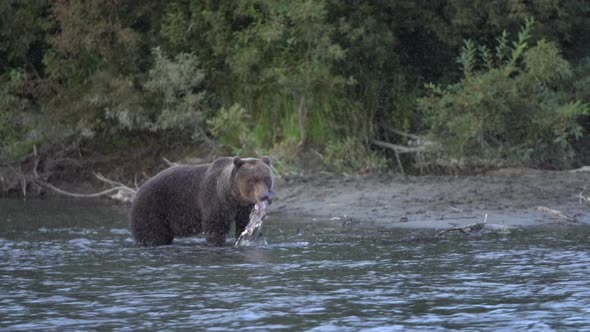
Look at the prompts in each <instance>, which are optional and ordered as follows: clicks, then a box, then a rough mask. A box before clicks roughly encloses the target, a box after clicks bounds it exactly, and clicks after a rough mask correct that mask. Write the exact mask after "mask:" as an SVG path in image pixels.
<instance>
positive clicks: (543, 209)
mask: <svg viewBox="0 0 590 332" xmlns="http://www.w3.org/2000/svg"><path fill="white" fill-rule="evenodd" d="M537 210H539V211H541V212H545V213H547V214H549V215H552V216H554V217H557V218H560V219H563V220H565V221H571V222H576V221H578V220H577V219H576V217H569V216H566V215H565V214H563V213H561V212H559V211H557V210H553V209H550V208H548V207H546V206H537Z"/></svg>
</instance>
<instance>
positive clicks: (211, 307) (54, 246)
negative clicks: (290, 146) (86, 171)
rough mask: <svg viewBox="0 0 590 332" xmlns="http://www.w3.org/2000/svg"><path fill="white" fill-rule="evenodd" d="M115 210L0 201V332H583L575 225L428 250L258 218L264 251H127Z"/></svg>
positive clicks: (586, 321) (584, 235)
mask: <svg viewBox="0 0 590 332" xmlns="http://www.w3.org/2000/svg"><path fill="white" fill-rule="evenodd" d="M271 210H272V208H271ZM126 213H127V208H126V207H125V206H117V205H115V206H113V205H110V204H109V203H106V202H96V201H72V200H58V201H29V202H21V201H10V200H0V330H2V331H4V330H6V331H19V330H22V331H34V330H39V331H49V330H59V331H72V330H83V331H88V330H115V331H135V330H154V331H164V330H183V329H185V330H191V331H268V330H284V331H398V330H399V331H408V330H419V331H445V330H465V331H502V330H504V331H513V330H521V331H524V330H528V331H540V330H543V331H551V330H555V331H562V330H588V329H590V271H589V265H590V245H589V244H588V238H589V235H590V229H589V228H588V227H582V226H580V227H569V228H553V229H529V230H526V231H517V232H513V233H512V234H508V235H505V234H503V235H495V234H488V235H485V236H479V237H468V238H466V237H464V236H451V237H448V238H443V239H438V240H433V239H432V235H433V233H434V232H433V231H412V230H403V231H401V230H392V229H384V228H378V227H362V226H360V225H355V226H354V227H349V226H342V225H341V223H340V222H330V221H311V220H308V219H305V220H301V219H299V220H293V219H288V218H282V217H281V216H280V215H272V213H271V214H270V219H269V221H268V222H267V223H266V224H265V229H264V232H265V236H266V240H267V241H268V243H269V245H268V246H266V247H254V248H251V247H248V248H233V247H226V248H207V247H205V246H204V242H203V239H202V238H190V239H182V240H181V241H176V242H175V244H174V245H171V246H164V247H158V248H140V247H137V246H135V245H134V243H133V242H132V241H131V239H130V238H129V232H128V231H127V229H126Z"/></svg>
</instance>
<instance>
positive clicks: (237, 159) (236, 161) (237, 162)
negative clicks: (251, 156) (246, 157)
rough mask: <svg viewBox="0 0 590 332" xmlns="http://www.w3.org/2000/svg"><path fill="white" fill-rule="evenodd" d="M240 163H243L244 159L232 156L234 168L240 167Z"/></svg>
mask: <svg viewBox="0 0 590 332" xmlns="http://www.w3.org/2000/svg"><path fill="white" fill-rule="evenodd" d="M242 165H244V161H243V160H242V158H240V157H238V156H235V157H234V166H235V167H236V168H240V167H242Z"/></svg>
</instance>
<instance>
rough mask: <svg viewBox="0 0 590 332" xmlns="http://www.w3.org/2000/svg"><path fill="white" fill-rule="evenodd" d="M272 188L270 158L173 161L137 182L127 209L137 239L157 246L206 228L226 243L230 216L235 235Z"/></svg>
mask: <svg viewBox="0 0 590 332" xmlns="http://www.w3.org/2000/svg"><path fill="white" fill-rule="evenodd" d="M271 189H272V177H271V169H270V160H269V159H268V158H267V157H263V158H261V159H254V158H248V159H241V158H239V157H235V158H229V157H224V158H219V159H216V160H215V161H213V162H212V163H210V164H203V165H194V166H193V165H191V166H174V167H170V168H168V169H166V170H164V171H162V172H160V173H159V174H157V175H156V176H154V177H153V178H151V179H150V180H148V181H146V182H145V183H144V184H143V185H142V186H141V188H139V190H138V192H137V194H136V196H135V199H134V201H133V206H132V207H131V212H130V215H129V228H130V230H131V234H132V235H133V238H134V239H135V240H136V241H137V243H139V244H141V245H144V246H157V245H165V244H170V243H172V241H173V239H174V238H175V237H183V236H190V235H196V234H200V233H202V232H205V234H206V237H207V243H208V244H210V245H216V246H223V245H224V244H225V237H226V235H227V233H229V230H230V226H231V223H232V222H234V221H235V222H236V236H237V235H239V234H240V233H241V232H242V231H243V230H244V228H245V227H246V225H247V224H248V221H249V219H248V218H249V215H250V211H251V210H252V207H253V206H254V204H255V203H256V202H258V201H260V200H261V197H262V196H263V194H264V193H266V192H268V191H270V190H271Z"/></svg>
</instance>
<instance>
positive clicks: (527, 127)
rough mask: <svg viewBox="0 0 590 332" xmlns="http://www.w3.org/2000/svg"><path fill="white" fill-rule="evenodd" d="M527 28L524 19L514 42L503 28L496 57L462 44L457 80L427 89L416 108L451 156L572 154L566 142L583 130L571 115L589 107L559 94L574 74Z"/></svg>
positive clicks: (552, 162) (520, 158)
mask: <svg viewBox="0 0 590 332" xmlns="http://www.w3.org/2000/svg"><path fill="white" fill-rule="evenodd" d="M532 26H533V20H532V19H530V20H527V23H526V24H525V26H524V27H523V28H522V30H521V32H520V33H519V36H518V40H517V41H516V42H513V44H512V46H508V38H507V34H506V33H504V34H503V35H502V36H501V37H500V38H498V46H497V47H496V52H495V55H494V56H492V55H491V52H490V51H489V50H488V49H487V48H486V47H485V46H481V47H476V46H475V43H474V42H472V41H470V40H467V41H465V45H464V47H463V50H462V52H461V56H460V58H459V62H460V63H461V64H462V66H463V73H464V77H463V79H462V80H461V81H460V82H458V83H456V84H452V85H448V86H445V87H439V86H435V85H433V84H429V85H428V86H427V87H428V88H429V90H430V92H431V93H430V95H429V96H426V97H424V98H421V99H419V102H418V105H419V108H420V110H421V111H422V112H424V114H425V116H426V122H427V124H428V125H429V126H430V133H431V135H432V136H433V138H434V139H435V140H436V141H438V142H440V143H441V144H442V146H443V149H444V152H445V153H446V154H447V156H448V157H449V158H455V159H459V160H463V161H465V160H467V159H478V160H486V161H490V160H494V161H505V162H508V163H516V164H527V165H533V166H544V167H564V166H567V163H568V161H569V160H571V158H572V157H573V154H574V151H573V149H572V145H571V142H572V140H575V139H579V138H580V137H581V136H582V135H583V131H582V128H581V127H580V126H579V125H578V123H577V118H578V117H579V116H580V115H582V114H587V113H588V107H587V105H585V104H583V103H581V102H579V101H575V100H573V99H572V98H571V97H570V95H569V93H568V92H567V91H565V89H564V82H567V81H568V80H569V79H570V78H571V76H572V71H571V69H570V65H569V63H568V62H567V61H566V60H565V59H563V57H562V56H561V55H560V53H559V49H558V48H557V46H556V45H555V44H554V43H550V42H546V41H545V40H540V41H539V42H538V43H537V44H536V45H535V46H534V47H531V48H529V47H528V39H529V35H530V31H531V29H532Z"/></svg>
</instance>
